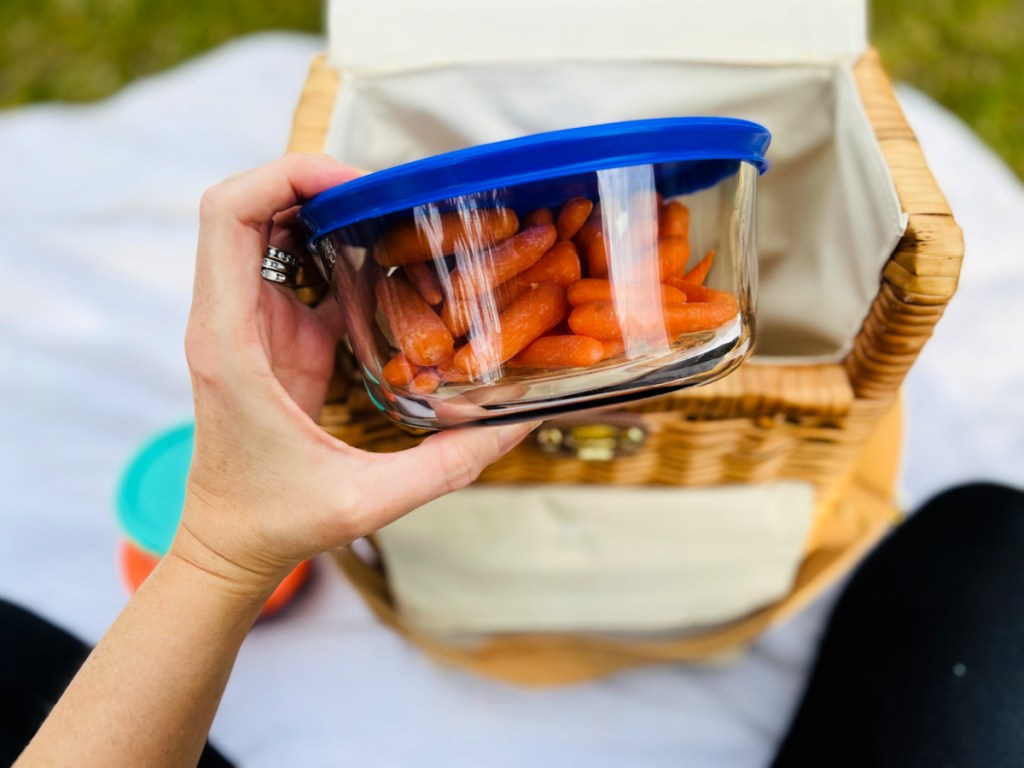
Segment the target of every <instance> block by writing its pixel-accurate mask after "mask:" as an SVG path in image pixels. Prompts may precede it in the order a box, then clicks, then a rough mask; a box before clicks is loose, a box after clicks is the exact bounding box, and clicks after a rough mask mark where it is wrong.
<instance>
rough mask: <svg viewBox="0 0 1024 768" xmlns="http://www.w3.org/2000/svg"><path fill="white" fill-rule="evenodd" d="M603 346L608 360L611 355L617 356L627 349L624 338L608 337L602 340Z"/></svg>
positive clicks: (605, 357)
mask: <svg viewBox="0 0 1024 768" xmlns="http://www.w3.org/2000/svg"><path fill="white" fill-rule="evenodd" d="M601 347H602V348H603V349H604V359H605V360H607V359H608V358H609V357H617V356H618V355H621V354H622V353H623V352H625V351H626V342H624V341H623V340H622V339H608V340H606V341H602V342H601Z"/></svg>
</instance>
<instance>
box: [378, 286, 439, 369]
mask: <svg viewBox="0 0 1024 768" xmlns="http://www.w3.org/2000/svg"><path fill="white" fill-rule="evenodd" d="M376 293H377V305H378V306H379V307H380V309H381V311H382V312H383V313H384V317H385V319H386V320H387V323H388V326H389V327H390V329H391V335H392V336H393V337H394V340H395V343H396V344H397V345H398V347H399V349H401V350H402V352H404V353H405V356H406V357H407V358H409V362H411V363H413V364H415V365H424V366H431V365H438V364H440V363H444V362H446V361H448V360H451V359H452V355H453V354H454V352H455V340H454V339H453V338H452V334H451V332H450V331H449V330H448V329H447V328H446V327H445V324H444V322H443V321H442V320H441V318H440V317H438V316H437V314H436V313H435V312H434V311H433V310H432V309H431V308H430V306H429V305H428V304H427V302H425V301H424V300H423V299H422V298H421V297H420V295H419V294H418V293H416V291H415V289H413V287H412V286H411V285H409V284H408V283H407V282H405V280H403V279H402V278H400V277H382V278H381V279H380V280H378V281H377V288H376Z"/></svg>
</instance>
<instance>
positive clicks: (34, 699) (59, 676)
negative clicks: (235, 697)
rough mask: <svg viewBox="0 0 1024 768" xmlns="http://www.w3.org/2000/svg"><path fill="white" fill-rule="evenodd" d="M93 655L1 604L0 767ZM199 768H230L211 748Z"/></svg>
mask: <svg viewBox="0 0 1024 768" xmlns="http://www.w3.org/2000/svg"><path fill="white" fill-rule="evenodd" d="M88 655H89V647H88V646H87V645H86V644H85V643H83V642H82V641H81V640H78V639H77V638H75V637H72V636H71V635H70V634H68V633H67V632H65V631H64V630H63V629H58V628H57V627H55V626H54V625H53V624H50V623H49V622H48V621H45V620H44V619H41V618H39V617H38V616H36V615H35V614H33V613H29V612H28V611H26V610H25V609H24V608H19V607H18V606H16V605H14V604H12V603H9V602H7V601H6V600H0V765H2V766H9V765H11V764H12V763H14V761H15V760H17V758H18V755H20V754H21V752H22V751H23V750H24V749H25V747H26V746H27V745H28V742H29V741H30V740H31V739H32V736H34V735H35V732H36V731H37V730H39V726H41V725H42V724H43V720H45V719H46V715H47V714H49V712H50V709H52V708H53V705H54V704H56V703H57V699H59V698H60V695H61V694H62V693H63V692H64V689H65V688H66V687H67V685H68V683H70V682H71V678H72V677H74V676H75V673H76V672H78V668H79V667H80V666H81V665H82V662H84V661H85V657H86V656H88ZM199 765H200V766H201V767H202V768H231V763H230V762H228V761H227V760H226V759H225V758H224V757H223V756H222V755H221V754H220V753H219V752H217V750H215V749H214V748H213V747H211V746H210V745H209V744H207V745H206V747H205V748H204V749H203V754H202V757H201V758H200V760H199Z"/></svg>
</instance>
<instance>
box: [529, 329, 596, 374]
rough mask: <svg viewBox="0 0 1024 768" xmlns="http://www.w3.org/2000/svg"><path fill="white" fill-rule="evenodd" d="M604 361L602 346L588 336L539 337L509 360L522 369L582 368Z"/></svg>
mask: <svg viewBox="0 0 1024 768" xmlns="http://www.w3.org/2000/svg"><path fill="white" fill-rule="evenodd" d="M603 359H604V346H603V345H602V344H601V342H600V341H598V340H597V339H592V338H590V337H588V336H575V335H570V336H541V337H540V338H539V339H537V340H536V341H534V342H533V343H532V344H530V345H529V346H528V347H527V348H526V349H524V350H523V351H522V352H520V353H519V354H518V355H516V356H515V357H513V358H512V359H511V360H509V365H517V366H521V367H524V368H584V367H586V366H588V365H594V363H599V362H601V360H603Z"/></svg>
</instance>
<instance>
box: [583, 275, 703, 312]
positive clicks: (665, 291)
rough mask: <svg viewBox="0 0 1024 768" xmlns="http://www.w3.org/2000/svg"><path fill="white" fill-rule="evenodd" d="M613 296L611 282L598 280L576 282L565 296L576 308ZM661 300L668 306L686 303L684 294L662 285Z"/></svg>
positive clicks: (626, 287) (626, 288) (589, 279)
mask: <svg viewBox="0 0 1024 768" xmlns="http://www.w3.org/2000/svg"><path fill="white" fill-rule="evenodd" d="M619 287H620V290H622V289H623V288H624V289H625V290H629V286H619ZM638 293H639V290H638ZM614 296H615V292H614V291H613V290H612V284H611V282H610V281H608V280H601V279H599V278H584V279H583V280H577V281H576V282H575V283H573V284H572V285H570V286H569V289H568V292H567V294H566V297H567V298H568V300H569V303H570V304H571V305H572V306H574V307H578V306H580V305H581V304H590V303H591V302H595V301H613V300H614ZM661 300H662V301H663V302H665V303H668V304H683V303H685V302H686V293H684V292H683V291H681V290H679V289H678V288H675V287H673V286H671V285H662V286H661Z"/></svg>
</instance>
